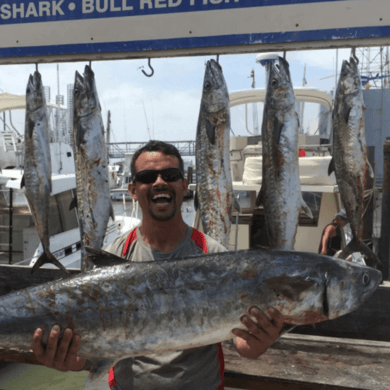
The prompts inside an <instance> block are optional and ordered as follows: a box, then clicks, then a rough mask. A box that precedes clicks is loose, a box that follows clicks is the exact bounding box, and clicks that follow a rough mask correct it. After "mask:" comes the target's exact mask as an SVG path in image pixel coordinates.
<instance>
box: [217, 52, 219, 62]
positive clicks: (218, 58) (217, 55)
mask: <svg viewBox="0 0 390 390" xmlns="http://www.w3.org/2000/svg"><path fill="white" fill-rule="evenodd" d="M217 62H218V64H219V54H217Z"/></svg>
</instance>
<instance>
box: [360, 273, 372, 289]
mask: <svg viewBox="0 0 390 390" xmlns="http://www.w3.org/2000/svg"><path fill="white" fill-rule="evenodd" d="M362 281H363V284H364V285H365V286H367V285H368V284H369V283H370V277H369V276H368V275H367V274H363V279H362Z"/></svg>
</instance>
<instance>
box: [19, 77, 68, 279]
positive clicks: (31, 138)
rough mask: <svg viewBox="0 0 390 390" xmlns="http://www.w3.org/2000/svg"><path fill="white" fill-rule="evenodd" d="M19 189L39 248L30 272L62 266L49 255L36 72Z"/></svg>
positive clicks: (41, 99) (45, 151) (45, 132)
mask: <svg viewBox="0 0 390 390" xmlns="http://www.w3.org/2000/svg"><path fill="white" fill-rule="evenodd" d="M21 187H26V197H27V200H28V204H29V206H30V210H31V215H32V217H33V220H34V224H35V227H36V229H37V231H38V235H39V238H40V240H41V243H42V247H43V254H42V255H41V256H40V257H39V258H38V260H37V261H36V262H35V264H34V265H33V268H32V272H34V271H36V270H37V269H38V268H39V267H41V266H42V265H43V264H46V263H52V264H55V265H56V266H57V267H59V268H61V269H62V270H63V271H66V269H65V267H64V266H63V265H62V264H61V263H60V262H59V261H58V260H57V259H56V258H55V257H54V255H53V254H52V253H51V252H50V232H49V212H50V193H51V157H50V137H49V125H48V115H47V111H46V102H45V96H44V91H43V85H42V78H41V75H40V73H39V72H38V71H36V72H35V73H34V75H30V77H29V80H28V84H27V90H26V123H25V132H24V174H23V178H22V182H21Z"/></svg>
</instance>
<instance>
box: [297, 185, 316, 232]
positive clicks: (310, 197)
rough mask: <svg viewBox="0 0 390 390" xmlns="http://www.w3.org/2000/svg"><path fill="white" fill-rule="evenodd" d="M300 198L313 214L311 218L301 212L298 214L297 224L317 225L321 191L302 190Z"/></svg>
mask: <svg viewBox="0 0 390 390" xmlns="http://www.w3.org/2000/svg"><path fill="white" fill-rule="evenodd" d="M302 198H303V200H304V201H305V203H306V204H307V205H308V207H309V208H310V210H311V212H312V214H313V219H312V218H310V217H308V216H307V215H306V214H304V213H302V212H301V213H300V215H299V226H314V227H316V226H318V217H319V215H320V208H321V198H322V193H321V192H302Z"/></svg>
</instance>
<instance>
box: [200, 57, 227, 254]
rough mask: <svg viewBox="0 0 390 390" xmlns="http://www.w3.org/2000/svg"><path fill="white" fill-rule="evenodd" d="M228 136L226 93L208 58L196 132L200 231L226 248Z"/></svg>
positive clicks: (218, 70) (219, 72)
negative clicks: (201, 228) (201, 226)
mask: <svg viewBox="0 0 390 390" xmlns="http://www.w3.org/2000/svg"><path fill="white" fill-rule="evenodd" d="M206 85H209V86H210V87H209V88H208V89H207V88H206ZM229 137H230V106H229V94H228V90H227V86H226V82H225V79H224V77H223V73H222V68H221V67H220V65H219V64H217V63H216V62H215V61H214V60H211V61H208V63H207V65H206V72H205V77H204V86H203V95H202V100H201V107H200V113H199V120H198V128H197V135H196V178H197V197H198V201H199V210H200V217H201V220H202V225H203V230H204V232H205V233H206V234H208V235H210V236H211V237H212V238H213V239H214V240H216V241H217V242H219V243H220V244H222V245H223V246H225V247H226V248H228V245H229V234H230V226H231V221H230V218H231V212H232V207H233V202H234V194H233V185H232V177H231V172H230V150H229V139H230V138H229ZM212 140H213V141H214V143H213V142H212Z"/></svg>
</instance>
